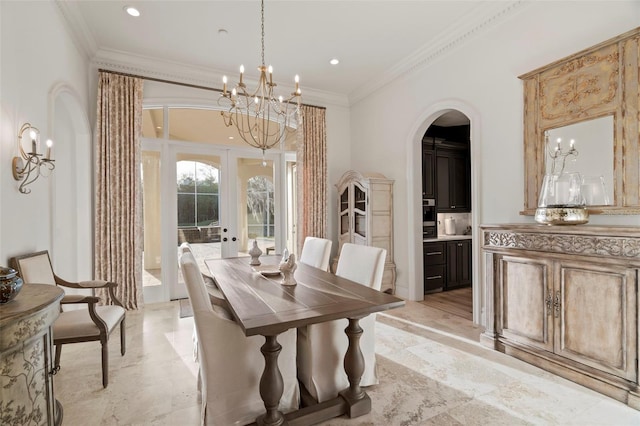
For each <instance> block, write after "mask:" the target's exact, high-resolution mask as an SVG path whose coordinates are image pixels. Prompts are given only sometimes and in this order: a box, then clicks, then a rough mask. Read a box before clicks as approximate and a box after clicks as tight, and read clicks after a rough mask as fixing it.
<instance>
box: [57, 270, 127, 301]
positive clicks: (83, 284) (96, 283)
mask: <svg viewBox="0 0 640 426" xmlns="http://www.w3.org/2000/svg"><path fill="white" fill-rule="evenodd" d="M54 278H55V280H56V284H57V285H59V286H63V287H69V288H82V289H96V288H106V289H109V297H111V300H113V303H114V304H115V305H117V306H121V307H123V308H124V305H123V304H122V302H121V301H120V299H118V297H117V296H116V293H115V292H114V289H115V288H117V287H118V284H116V283H114V282H111V281H104V280H91V281H80V282H77V283H72V282H70V281H67V280H64V279H62V278H60V277H59V276H57V275H54Z"/></svg>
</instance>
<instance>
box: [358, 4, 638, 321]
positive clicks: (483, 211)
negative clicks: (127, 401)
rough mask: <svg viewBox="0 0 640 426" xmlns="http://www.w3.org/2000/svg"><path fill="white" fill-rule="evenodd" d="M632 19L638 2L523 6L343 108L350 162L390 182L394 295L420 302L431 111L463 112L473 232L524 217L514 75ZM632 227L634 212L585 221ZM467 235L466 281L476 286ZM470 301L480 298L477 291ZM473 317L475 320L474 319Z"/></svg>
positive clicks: (630, 24)
mask: <svg viewBox="0 0 640 426" xmlns="http://www.w3.org/2000/svg"><path fill="white" fill-rule="evenodd" d="M638 25H640V2H636V1H616V2H605V1H599V2H530V3H526V4H522V5H520V6H518V7H517V8H516V10H515V12H512V13H511V14H509V15H508V16H505V17H503V18H498V19H497V20H496V23H495V25H494V26H492V25H489V26H487V27H484V28H480V29H478V31H477V32H476V34H475V35H474V36H472V37H469V39H468V40H464V41H463V42H462V43H460V44H459V45H457V46H454V47H453V48H451V49H450V50H449V51H447V53H445V54H443V55H441V56H439V57H437V58H436V59H435V60H434V61H432V62H431V63H429V64H427V65H425V66H423V67H422V68H421V69H417V70H413V71H412V72H411V73H410V74H408V75H405V76H404V77H403V78H399V79H396V80H395V81H394V82H393V83H392V84H391V85H389V86H387V87H385V88H383V89H382V90H379V91H377V92H376V93H374V94H372V95H371V96H369V97H367V98H365V99H363V100H362V101H360V102H358V103H357V104H356V105H354V106H352V108H351V137H352V140H351V159H352V167H353V168H354V169H357V170H361V171H376V172H381V173H383V174H385V175H386V176H387V177H389V178H392V179H395V186H394V232H395V261H396V265H397V268H398V278H397V288H398V294H400V295H402V296H405V297H410V298H421V294H420V293H421V290H422V285H421V280H422V271H421V269H422V260H421V256H422V252H421V245H422V240H421V227H420V223H419V218H417V215H418V213H419V211H420V210H419V209H420V205H419V200H420V188H419V186H420V170H419V169H420V162H419V157H420V155H419V152H420V151H419V149H420V140H421V137H422V135H423V134H424V132H425V130H426V128H427V127H428V126H429V124H430V123H431V122H432V121H433V119H435V118H436V117H437V116H438V115H439V113H437V111H439V110H442V109H446V108H450V107H457V109H461V110H462V112H464V113H465V114H466V115H467V116H469V117H470V118H471V138H472V141H471V150H472V151H471V152H472V179H473V181H472V187H473V190H474V194H473V208H474V212H473V217H474V225H475V229H474V234H475V235H478V228H477V227H478V225H480V224H484V223H487V224H488V223H505V222H529V223H533V218H532V217H527V216H520V215H519V212H520V211H521V210H522V208H523V188H524V183H523V180H524V176H523V175H524V172H523V167H524V166H523V165H524V161H523V158H524V157H523V156H524V152H523V125H522V123H523V112H522V111H523V88H522V83H521V81H520V80H519V79H518V75H521V74H524V73H525V72H528V71H531V70H533V69H535V68H537V67H540V66H543V65H546V64H548V63H550V62H553V61H555V60H557V59H560V58H562V57H565V56H568V55H570V54H573V53H575V52H577V51H579V50H582V49H585V48H588V47H590V46H592V45H595V44H597V43H600V42H602V41H605V40H607V39H609V38H611V37H614V36H616V35H618V34H621V33H623V32H625V31H628V30H631V29H633V28H634V27H636V26H638ZM414 210H415V212H414ZM590 222H591V223H595V224H626V225H634V226H638V225H640V218H639V217H638V216H626V217H620V216H598V217H592V218H591V221H590ZM479 254H480V252H479V239H478V238H475V239H474V273H475V275H474V283H476V284H477V283H479V282H480V279H479V276H480V272H481V271H480V269H479V268H478V264H479V262H480V261H481V257H480V255H479ZM474 297H479V294H475V292H474ZM476 319H478V317H476Z"/></svg>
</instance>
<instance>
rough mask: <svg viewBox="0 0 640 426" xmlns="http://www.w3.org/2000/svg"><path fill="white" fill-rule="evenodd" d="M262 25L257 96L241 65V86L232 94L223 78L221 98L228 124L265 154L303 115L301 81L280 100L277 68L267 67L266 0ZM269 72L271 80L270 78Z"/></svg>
mask: <svg viewBox="0 0 640 426" xmlns="http://www.w3.org/2000/svg"><path fill="white" fill-rule="evenodd" d="M261 22H262V38H261V43H262V65H260V67H258V70H260V81H259V83H258V87H257V88H256V90H255V91H254V92H253V93H249V92H248V91H247V86H246V85H245V84H244V82H243V81H242V78H243V74H244V66H243V65H240V82H239V83H238V84H237V85H236V87H234V88H233V89H232V90H231V91H230V92H229V91H228V90H227V76H224V77H222V83H223V88H222V95H221V96H220V98H218V105H220V106H221V107H223V110H222V111H221V114H222V117H223V119H224V124H225V125H226V126H227V127H231V126H235V127H236V128H237V129H238V133H239V134H240V137H242V139H243V140H244V141H245V142H246V143H248V144H249V145H251V146H253V147H255V148H259V149H261V150H262V153H263V155H264V152H265V151H266V150H267V149H269V148H273V147H274V146H276V145H278V144H279V143H280V142H281V141H282V140H283V138H284V135H285V132H286V130H287V127H289V126H291V125H292V124H293V123H294V122H295V123H297V120H298V116H299V114H300V93H301V92H300V87H299V78H298V76H297V75H296V76H295V90H294V91H293V93H291V95H290V96H289V97H288V98H287V99H284V98H283V97H282V96H279V97H276V95H275V94H274V88H275V87H276V84H275V83H274V82H273V68H272V67H271V65H269V67H266V66H265V64H264V0H262V1H261ZM267 72H268V73H269V76H268V77H267Z"/></svg>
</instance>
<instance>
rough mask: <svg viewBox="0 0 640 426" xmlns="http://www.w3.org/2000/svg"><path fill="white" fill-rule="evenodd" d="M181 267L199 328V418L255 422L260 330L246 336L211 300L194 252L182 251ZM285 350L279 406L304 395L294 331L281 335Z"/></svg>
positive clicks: (260, 409) (286, 407)
mask: <svg viewBox="0 0 640 426" xmlns="http://www.w3.org/2000/svg"><path fill="white" fill-rule="evenodd" d="M180 267H181V269H182V274H183V276H184V280H185V283H186V285H187V292H188V294H189V299H190V300H191V306H192V307H193V319H194V322H195V326H196V331H197V333H198V345H199V350H198V352H199V354H200V356H199V358H200V359H199V364H200V375H201V377H202V388H201V403H202V407H201V424H203V425H232V424H233V425H235V424H247V423H251V422H254V421H255V420H256V418H257V417H258V416H259V415H261V414H263V413H264V412H265V407H264V402H263V401H262V398H261V397H260V392H259V388H260V378H261V377H262V371H263V370H264V357H263V355H262V353H261V352H260V348H261V346H262V345H263V344H264V338H262V337H261V336H251V337H247V336H245V335H244V333H243V332H242V329H241V328H240V326H239V325H238V324H236V323H235V322H234V320H233V317H232V315H231V313H230V312H229V311H228V310H227V309H225V308H223V307H221V306H217V305H213V304H211V302H210V299H209V297H208V294H207V290H206V288H205V284H204V281H203V278H202V274H201V272H200V270H199V268H198V264H197V263H196V260H195V258H194V257H193V254H192V253H190V252H188V251H185V252H184V253H183V254H182V256H180ZM278 342H279V343H280V345H281V346H282V351H281V352H280V356H279V357H278V366H279V367H280V372H281V374H282V379H283V382H284V391H283V394H282V398H281V399H280V405H279V409H280V410H281V411H282V412H285V413H286V412H289V411H293V410H296V409H297V408H298V405H299V401H300V393H299V387H298V380H297V378H296V368H295V362H296V361H295V360H296V331H295V330H294V329H291V330H287V331H286V332H284V333H281V334H280V335H279V336H278Z"/></svg>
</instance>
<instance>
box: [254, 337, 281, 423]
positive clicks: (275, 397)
mask: <svg viewBox="0 0 640 426" xmlns="http://www.w3.org/2000/svg"><path fill="white" fill-rule="evenodd" d="M265 339H266V341H265V343H264V345H262V347H261V348H260V352H262V355H263V356H264V371H263V372H262V377H261V378H260V396H261V397H262V400H263V401H264V407H265V408H266V409H267V412H266V414H263V415H262V416H260V417H258V418H257V419H256V422H257V423H258V425H268V426H279V425H282V424H284V416H283V415H282V413H281V412H280V411H278V405H279V404H280V398H281V397H282V392H283V390H284V382H283V381H282V374H280V369H279V368H278V355H280V351H281V350H282V346H281V345H280V343H278V340H277V336H265Z"/></svg>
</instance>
